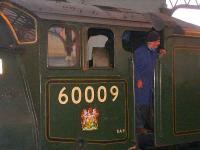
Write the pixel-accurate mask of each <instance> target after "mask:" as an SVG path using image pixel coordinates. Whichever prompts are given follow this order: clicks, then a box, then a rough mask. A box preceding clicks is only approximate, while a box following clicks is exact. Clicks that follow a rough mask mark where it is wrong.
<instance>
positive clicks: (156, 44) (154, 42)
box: [148, 40, 160, 49]
mask: <svg viewBox="0 0 200 150" xmlns="http://www.w3.org/2000/svg"><path fill="white" fill-rule="evenodd" d="M148 45H149V48H152V49H156V48H158V46H159V45H160V40H157V41H153V42H148Z"/></svg>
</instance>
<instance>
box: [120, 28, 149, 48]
mask: <svg viewBox="0 0 200 150" xmlns="http://www.w3.org/2000/svg"><path fill="white" fill-rule="evenodd" d="M145 37H146V32H141V31H129V30H127V31H124V33H123V35H122V46H123V48H124V49H125V50H126V51H131V52H132V51H134V50H135V49H137V48H138V47H139V46H141V45H142V44H145Z"/></svg>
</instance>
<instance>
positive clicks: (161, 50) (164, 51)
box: [159, 49, 167, 57]
mask: <svg viewBox="0 0 200 150" xmlns="http://www.w3.org/2000/svg"><path fill="white" fill-rule="evenodd" d="M159 53H160V56H161V57H162V56H164V55H166V54H167V51H166V49H160V50H159Z"/></svg>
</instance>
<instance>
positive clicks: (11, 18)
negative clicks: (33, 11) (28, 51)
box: [0, 6, 37, 44]
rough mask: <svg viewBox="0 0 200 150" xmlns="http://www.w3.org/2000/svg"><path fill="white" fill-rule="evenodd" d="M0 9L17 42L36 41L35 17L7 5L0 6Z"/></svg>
mask: <svg viewBox="0 0 200 150" xmlns="http://www.w3.org/2000/svg"><path fill="white" fill-rule="evenodd" d="M0 11H1V12H2V13H1V14H0V15H1V16H2V17H3V18H4V20H5V21H6V23H7V24H8V25H9V27H10V28H11V31H12V32H13V34H14V36H15V38H16V40H17V42H18V43H19V44H26V43H34V42H36V41H37V28H36V19H35V18H34V17H33V16H31V15H29V14H28V13H25V12H23V11H21V10H20V9H18V8H15V7H9V6H4V7H1V8H0Z"/></svg>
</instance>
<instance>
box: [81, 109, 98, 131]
mask: <svg viewBox="0 0 200 150" xmlns="http://www.w3.org/2000/svg"><path fill="white" fill-rule="evenodd" d="M98 122H99V111H98V110H97V109H96V108H94V109H92V108H88V109H83V110H82V112H81V125H82V130H83V131H92V130H97V129H98Z"/></svg>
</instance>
